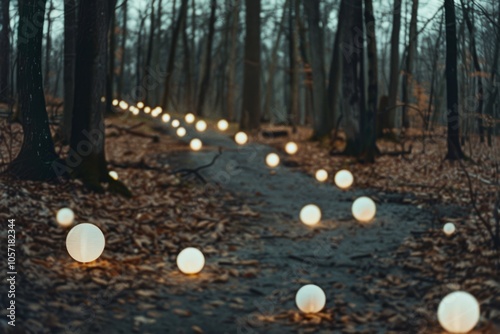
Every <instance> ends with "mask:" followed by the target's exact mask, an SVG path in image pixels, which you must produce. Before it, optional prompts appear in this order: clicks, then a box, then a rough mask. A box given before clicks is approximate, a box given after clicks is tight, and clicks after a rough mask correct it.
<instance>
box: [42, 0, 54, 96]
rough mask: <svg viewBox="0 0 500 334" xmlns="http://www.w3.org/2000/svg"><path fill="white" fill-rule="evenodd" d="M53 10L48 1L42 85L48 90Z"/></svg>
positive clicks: (52, 4)
mask: <svg viewBox="0 0 500 334" xmlns="http://www.w3.org/2000/svg"><path fill="white" fill-rule="evenodd" d="M53 10H54V3H53V2H52V0H50V2H49V10H48V11H47V35H46V36H45V39H46V42H45V74H44V76H43V85H44V87H45V89H46V91H47V93H48V92H49V83H50V60H51V56H50V53H51V52H52V38H51V36H50V35H51V33H52V17H51V15H52V11H53Z"/></svg>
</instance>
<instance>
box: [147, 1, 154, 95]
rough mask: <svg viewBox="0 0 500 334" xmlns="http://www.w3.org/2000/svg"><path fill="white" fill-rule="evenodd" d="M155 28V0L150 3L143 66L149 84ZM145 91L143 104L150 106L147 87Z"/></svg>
mask: <svg viewBox="0 0 500 334" xmlns="http://www.w3.org/2000/svg"><path fill="white" fill-rule="evenodd" d="M155 26H156V21H155V0H153V1H152V2H151V16H150V23H149V40H148V52H147V54H146V65H145V66H144V72H145V78H146V79H145V82H149V77H150V71H151V58H152V57H153V42H154V36H155ZM145 90H146V96H145V97H144V102H145V103H146V104H147V105H150V104H151V101H150V99H149V87H145Z"/></svg>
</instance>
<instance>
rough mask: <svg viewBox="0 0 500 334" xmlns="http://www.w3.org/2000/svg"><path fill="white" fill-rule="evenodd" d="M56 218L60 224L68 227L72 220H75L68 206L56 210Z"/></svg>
mask: <svg viewBox="0 0 500 334" xmlns="http://www.w3.org/2000/svg"><path fill="white" fill-rule="evenodd" d="M56 220H57V223H58V224H59V225H60V226H63V227H68V226H70V225H71V224H73V220H75V214H74V212H73V210H71V209H70V208H62V209H60V210H59V211H57V215H56Z"/></svg>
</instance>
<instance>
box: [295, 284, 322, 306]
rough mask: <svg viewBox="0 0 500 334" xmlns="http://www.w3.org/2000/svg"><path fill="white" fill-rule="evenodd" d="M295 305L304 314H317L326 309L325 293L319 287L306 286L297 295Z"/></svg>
mask: <svg viewBox="0 0 500 334" xmlns="http://www.w3.org/2000/svg"><path fill="white" fill-rule="evenodd" d="M295 304H297V307H298V308H299V310H301V311H302V312H304V313H317V312H319V311H321V310H322V309H323V308H324V307H325V304H326V295H325V292H324V291H323V289H321V288H320V287H319V286H317V285H314V284H307V285H304V286H303V287H301V288H300V289H299V291H297V294H296V295H295Z"/></svg>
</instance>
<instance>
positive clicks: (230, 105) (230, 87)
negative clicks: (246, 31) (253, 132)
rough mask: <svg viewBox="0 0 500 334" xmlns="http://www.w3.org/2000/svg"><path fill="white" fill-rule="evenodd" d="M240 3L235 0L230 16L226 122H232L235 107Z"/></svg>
mask: <svg viewBox="0 0 500 334" xmlns="http://www.w3.org/2000/svg"><path fill="white" fill-rule="evenodd" d="M240 8H241V3H240V0H235V2H234V4H233V9H232V16H231V46H230V51H229V64H228V65H227V102H226V103H227V113H226V117H227V119H228V120H231V121H232V120H234V116H235V112H234V109H235V108H236V105H235V91H236V84H235V77H236V62H237V57H236V56H237V51H238V26H239V15H240Z"/></svg>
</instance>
